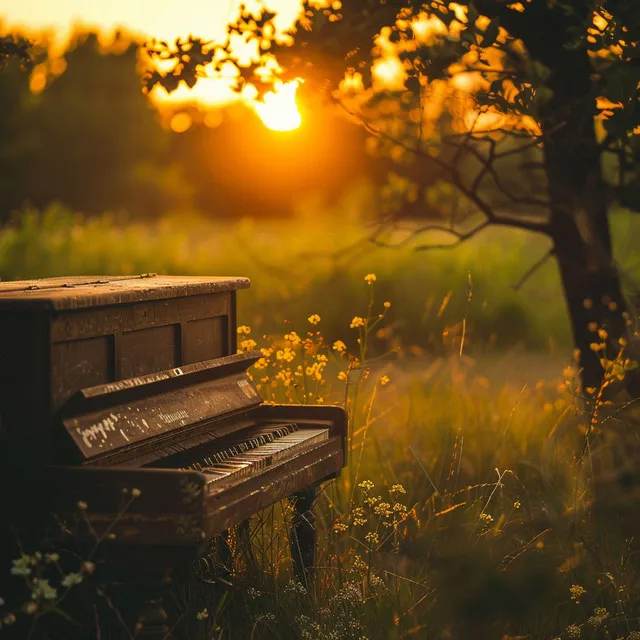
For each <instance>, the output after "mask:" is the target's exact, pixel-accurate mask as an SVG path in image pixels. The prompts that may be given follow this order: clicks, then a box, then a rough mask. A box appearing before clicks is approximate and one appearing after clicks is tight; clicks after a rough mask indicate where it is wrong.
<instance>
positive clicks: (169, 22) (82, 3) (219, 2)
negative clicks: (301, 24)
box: [0, 0, 300, 39]
mask: <svg viewBox="0 0 640 640" xmlns="http://www.w3.org/2000/svg"><path fill="white" fill-rule="evenodd" d="M239 4H241V0H187V1H186V2H184V3H180V2H176V1H175V0H0V22H1V23H4V26H5V27H9V28H14V27H26V28H29V29H49V28H53V29H55V30H56V32H58V33H60V34H63V35H66V34H67V33H68V32H69V30H70V28H72V26H73V25H74V24H77V23H80V24H82V25H84V26H89V27H100V28H102V29H113V28H116V27H125V28H126V29H127V30H130V31H133V32H136V33H140V34H143V35H144V36H147V37H150V36H151V37H157V38H160V39H169V38H176V37H177V36H185V35H187V34H189V33H191V34H194V35H198V36H202V37H204V38H208V39H209V38H211V39H215V38H220V37H222V36H223V35H224V29H225V25H226V22H227V20H228V19H229V18H230V17H233V15H234V14H235V9H236V8H237V6H238V5H239ZM244 4H246V5H249V6H250V5H251V4H252V2H251V0H248V1H247V0H245V2H244ZM265 4H267V5H268V6H269V7H270V8H273V9H274V10H277V11H278V13H279V14H280V15H279V18H278V22H279V24H278V26H280V27H285V26H286V25H287V24H290V23H291V21H292V19H293V17H294V16H295V15H296V13H297V10H298V7H299V6H300V2H299V0H267V1H266V2H265Z"/></svg>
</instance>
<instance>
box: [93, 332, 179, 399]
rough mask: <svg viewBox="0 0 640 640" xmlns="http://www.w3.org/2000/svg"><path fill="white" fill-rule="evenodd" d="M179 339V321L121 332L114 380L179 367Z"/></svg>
mask: <svg viewBox="0 0 640 640" xmlns="http://www.w3.org/2000/svg"><path fill="white" fill-rule="evenodd" d="M180 340H181V335H180V325H179V324H167V325H164V326H160V327H151V328H148V329H138V330H136V331H127V332H126V333H123V334H122V336H120V340H119V345H118V347H119V349H118V350H119V361H120V362H119V365H120V366H119V371H118V376H117V377H118V379H123V378H125V379H126V378H135V377H137V376H142V375H145V374H147V373H156V372H158V371H164V370H165V369H173V368H174V367H178V366H180V365H181V364H183V363H182V362H181V360H182V358H181V357H180ZM87 386H89V385H87Z"/></svg>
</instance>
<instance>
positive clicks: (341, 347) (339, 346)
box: [333, 340, 347, 353]
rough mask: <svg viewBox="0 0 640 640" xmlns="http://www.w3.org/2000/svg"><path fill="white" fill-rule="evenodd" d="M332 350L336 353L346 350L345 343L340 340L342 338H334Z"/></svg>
mask: <svg viewBox="0 0 640 640" xmlns="http://www.w3.org/2000/svg"><path fill="white" fill-rule="evenodd" d="M333 350H334V351H337V352H338V353H344V352H345V351H346V350H347V345H346V344H345V343H344V342H342V340H336V341H335V342H334V343H333Z"/></svg>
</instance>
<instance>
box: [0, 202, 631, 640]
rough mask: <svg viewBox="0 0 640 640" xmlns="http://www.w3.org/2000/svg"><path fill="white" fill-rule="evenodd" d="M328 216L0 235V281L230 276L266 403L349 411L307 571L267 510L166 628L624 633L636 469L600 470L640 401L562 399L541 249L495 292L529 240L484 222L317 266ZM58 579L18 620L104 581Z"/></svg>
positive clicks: (339, 239)
mask: <svg viewBox="0 0 640 640" xmlns="http://www.w3.org/2000/svg"><path fill="white" fill-rule="evenodd" d="M336 224H337V223H336V221H335V219H330V218H327V219H326V220H323V219H317V218H314V220H313V221H311V220H297V221H281V222H277V223H275V222H272V223H268V224H259V225H258V224H257V223H252V222H249V221H243V222H240V223H238V224H237V225H231V226H222V227H220V228H218V227H216V225H215V224H214V223H212V222H202V221H197V220H190V219H187V218H184V219H181V220H176V219H174V220H165V221H162V222H160V223H158V225H156V226H154V227H142V226H138V225H134V224H121V225H116V224H115V221H114V220H113V219H110V218H107V217H104V218H101V219H98V220H93V221H87V222H84V223H83V222H82V221H81V220H79V219H78V218H76V217H74V216H71V215H70V214H68V213H67V212H65V211H62V210H60V209H55V208H52V209H50V210H49V211H48V212H47V213H46V214H45V215H44V216H38V215H36V214H35V213H33V214H31V215H26V216H23V218H22V220H21V224H20V226H18V227H15V228H12V229H5V230H3V231H1V232H0V274H1V275H2V277H3V278H15V277H35V276H43V275H59V274H72V273H86V274H90V273H93V274H96V273H144V272H150V271H155V272H161V273H192V274H198V273H204V274H229V275H248V276H250V277H251V278H252V281H253V284H252V290H251V291H250V292H243V294H241V295H240V301H241V308H240V323H241V324H242V325H243V326H242V328H241V331H240V334H239V339H240V345H241V348H243V349H252V348H255V347H257V348H262V349H264V351H263V354H264V360H263V361H261V362H260V363H259V364H258V366H257V367H256V368H254V369H253V374H252V375H253V376H254V381H255V383H256V384H257V385H259V387H260V390H261V392H262V394H263V397H264V398H265V399H267V400H277V401H281V402H282V401H284V402H291V401H293V402H304V403H316V402H320V403H325V404H326V403H340V404H343V405H344V406H345V407H346V409H347V410H348V412H349V415H350V442H349V448H350V462H349V465H348V467H347V468H346V469H345V470H344V472H343V474H342V476H341V478H340V479H339V480H338V481H336V482H334V483H332V484H330V485H329V486H327V487H326V488H325V490H324V491H323V493H322V494H321V496H320V498H319V501H318V506H317V508H316V514H317V525H318V528H319V535H320V543H319V548H318V557H317V570H316V577H315V581H314V582H313V583H311V582H309V583H307V584H300V583H297V582H295V581H294V580H293V579H292V570H291V559H290V555H289V552H288V548H287V542H288V533H287V532H288V528H287V521H288V519H289V517H290V510H289V508H288V507H287V506H286V505H279V506H277V507H274V508H273V509H271V510H268V511H267V512H265V513H263V514H261V515H260V516H258V517H256V518H254V519H253V521H252V524H251V536H252V537H251V549H252V552H251V553H250V554H247V553H246V552H245V550H243V544H242V540H241V538H240V537H239V534H238V533H237V532H236V533H234V534H232V536H231V541H232V547H233V548H234V550H235V553H234V554H233V565H232V567H231V570H232V578H233V579H232V585H231V586H224V585H223V586H222V587H221V586H220V585H218V586H212V585H194V584H190V585H186V586H183V587H182V588H181V589H180V590H179V592H178V593H177V596H176V598H177V604H176V606H177V607H178V609H180V611H181V613H182V617H181V620H180V623H179V626H178V627H177V628H176V636H177V637H178V638H185V639H187V638H188V639H194V640H195V639H196V638H198V639H199V638H211V639H213V638H230V639H231V638H233V639H235V638H248V639H258V638H269V639H271V638H273V639H276V638H285V639H288V638H291V639H293V638H296V639H298V638H300V639H304V640H312V639H314V640H315V639H319V640H342V639H344V640H351V639H353V640H364V639H371V640H373V639H380V640H382V639H387V638H389V639H400V638H424V639H429V640H445V639H448V638H452V639H455V640H475V639H478V640H508V639H515V638H520V639H522V640H523V639H525V638H526V639H531V640H534V639H535V640H537V639H540V640H553V639H557V638H562V639H563V640H564V639H565V638H586V639H592V640H596V639H597V640H617V639H620V638H623V639H625V640H638V639H639V638H640V620H639V617H640V546H639V537H638V534H639V533H640V520H639V518H638V495H637V485H635V488H634V485H633V481H631V482H630V488H629V489H628V490H625V489H624V488H623V487H622V485H618V484H616V478H617V477H618V476H617V474H618V473H619V472H620V471H624V470H631V469H632V466H631V465H632V464H633V460H634V456H637V453H638V451H640V445H639V444H638V433H639V430H638V426H639V425H640V416H638V413H637V410H636V405H634V404H630V403H629V399H627V401H626V404H624V403H623V404H622V405H614V406H608V405H604V404H602V402H600V401H596V402H591V404H586V405H585V403H584V402H583V401H582V399H581V398H580V397H579V396H577V395H576V392H575V372H574V371H573V370H572V369H571V368H567V369H565V368H564V364H567V363H569V362H570V357H569V356H570V352H571V349H570V345H568V343H567V325H566V320H565V317H564V310H563V306H562V301H561V299H560V296H559V289H558V282H557V276H556V274H555V271H554V269H553V265H551V264H549V265H547V266H546V267H544V268H543V269H542V270H541V271H540V272H539V273H538V274H536V276H535V277H534V278H533V279H532V280H531V281H530V282H529V283H527V285H525V287H524V288H523V289H522V290H521V292H519V293H516V292H514V291H512V290H511V289H510V286H511V285H512V284H513V283H514V282H517V280H518V279H519V277H520V276H521V275H522V273H524V272H525V271H526V269H527V268H528V267H529V266H530V265H531V264H532V263H533V262H535V260H536V259H537V258H538V257H539V256H540V255H542V254H543V253H544V251H545V248H546V247H545V245H544V243H543V242H541V241H539V240H538V239H535V238H534V239H531V238H529V237H527V236H524V235H520V234H513V233H512V232H510V233H509V234H502V233H497V232H496V233H492V234H490V235H487V236H484V237H479V238H477V241H475V242H471V243H467V244H465V245H463V246H462V247H460V248H459V249H458V250H456V252H455V253H454V252H451V251H438V252H432V253H429V252H427V253H420V254H416V253H412V252H411V251H408V250H383V249H376V250H371V251H367V252H364V253H362V254H361V255H358V254H354V253H346V254H345V256H344V258H340V259H339V260H334V259H329V258H328V257H327V255H326V254H330V253H331V252H334V251H335V250H338V249H340V248H342V247H344V246H347V245H349V244H351V243H352V242H354V241H355V240H357V238H358V237H359V235H360V234H361V233H362V227H361V226H358V225H357V224H356V223H353V224H351V223H349V222H348V220H347V221H343V222H342V223H341V226H340V233H339V234H337V233H336V231H335V225H336ZM630 224H631V222H630V221H629V220H627V219H624V218H622V217H621V218H620V219H618V220H617V221H616V235H617V243H618V246H619V248H620V252H621V260H622V261H623V263H624V267H625V269H626V270H627V271H628V272H629V273H634V274H636V275H637V274H638V266H639V265H638V264H637V262H636V263H634V262H633V260H636V261H637V257H636V256H634V255H633V254H632V252H630V251H629V252H628V253H627V254H625V249H624V242H623V240H624V239H625V238H627V237H629V227H628V226H625V225H630ZM319 254H325V255H319ZM469 272H470V273H471V287H470V289H469V285H468V281H469V280H468V278H469V276H468V274H469ZM368 274H375V276H376V277H375V279H374V278H373V277H371V275H369V276H368V277H366V276H367V275H368ZM450 292H451V293H450ZM469 292H470V293H471V295H470V296H469ZM469 298H471V299H470V300H469ZM385 302H388V303H389V304H388V305H385ZM316 314H317V317H316ZM463 320H465V321H466V322H465V325H464V326H465V328H464V334H463V329H462V327H463ZM463 335H464V342H463ZM337 340H341V341H342V343H336V341H337ZM635 460H637V457H636V458H635ZM630 473H631V472H630ZM629 477H631V478H632V480H633V476H632V475H631V476H629ZM27 564H28V563H27ZM44 564H45V561H44V560H43V559H42V557H41V558H40V559H35V560H33V561H32V563H31V565H29V566H41V565H42V566H44ZM47 566H49V565H47ZM30 571H31V570H30ZM80 573H81V572H80ZM80 573H79V574H78V575H80ZM33 575H34V574H33V573H28V574H27V576H26V579H27V580H32V578H33ZM83 576H84V577H83ZM64 580H65V577H64V576H62V577H61V576H60V575H57V576H55V577H53V578H51V585H52V586H54V587H55V595H54V596H53V597H51V598H50V599H49V600H48V601H47V599H46V597H45V595H43V592H42V590H40V591H38V592H37V593H36V596H34V598H33V602H35V603H36V606H35V609H34V608H33V607H32V608H31V609H32V610H31V611H30V612H29V611H27V612H26V613H25V612H24V611H21V612H20V613H19V614H16V615H19V616H29V615H31V616H33V615H40V614H44V613H46V615H45V619H46V616H54V615H55V606H53V605H55V604H56V603H57V602H58V600H60V599H63V598H64V594H65V593H66V592H67V591H68V590H69V589H82V588H86V589H87V590H88V592H90V593H91V594H93V596H94V597H96V598H98V599H100V598H101V597H102V596H101V595H100V593H99V592H98V591H97V586H96V584H97V583H96V582H95V581H93V579H92V577H91V576H89V575H85V574H82V576H81V577H80V580H79V582H78V584H75V583H73V581H70V580H67V582H66V584H67V586H64V585H63V581H64ZM71 583H73V584H71ZM69 584H71V586H69ZM31 585H32V586H33V582H31ZM49 595H50V596H51V594H50V593H49ZM56 598H57V599H58V600H56ZM47 607H48V608H47ZM25 611H26V610H25ZM1 634H2V630H0V635H1Z"/></svg>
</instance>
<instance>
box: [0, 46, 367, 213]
mask: <svg viewBox="0 0 640 640" xmlns="http://www.w3.org/2000/svg"><path fill="white" fill-rule="evenodd" d="M137 47H138V45H136V44H129V45H128V46H127V45H126V43H125V45H124V46H120V47H119V48H117V49H118V50H119V53H115V52H111V53H107V54H104V53H101V52H100V48H99V46H98V38H97V36H96V35H95V34H92V33H89V34H84V35H83V36H81V37H78V38H77V39H76V41H75V42H74V44H73V45H72V47H71V48H70V49H69V50H68V51H67V53H66V54H65V60H66V70H65V71H64V72H63V73H61V74H60V75H58V76H56V77H54V78H53V79H52V80H51V81H50V82H48V83H47V87H46V88H45V89H44V91H41V92H40V93H33V92H32V91H31V90H30V76H29V74H28V73H25V72H24V71H23V70H21V69H20V68H19V67H18V65H17V64H15V65H14V64H10V65H7V66H6V67H5V68H4V69H3V70H2V71H0V222H6V221H7V220H9V219H10V218H11V215H12V213H13V212H15V211H16V210H18V209H19V208H21V207H22V206H24V205H25V204H31V205H34V206H36V207H38V208H42V207H45V206H46V205H48V204H49V203H50V202H54V201H58V202H61V203H63V204H64V205H66V206H68V207H70V208H72V209H74V210H77V211H81V212H83V213H85V214H88V215H92V214H97V213H102V212H104V211H112V212H120V211H124V212H127V213H128V214H130V215H131V216H133V217H136V218H142V217H156V216H159V215H162V214H165V213H169V212H176V211H181V210H190V211H193V210H195V211H200V212H202V213H204V214H207V215H211V216H223V217H227V216H240V215H249V216H287V215H290V214H291V213H292V211H294V210H295V208H296V206H297V205H298V204H299V202H300V201H301V199H303V198H304V197H305V196H306V195H308V194H311V193H314V194H320V195H321V196H322V197H325V198H326V199H327V200H328V201H331V200H333V199H335V198H336V197H338V196H339V195H340V194H341V193H343V192H344V191H345V190H346V189H347V188H348V186H349V185H351V184H353V183H354V182H355V181H357V180H360V179H362V178H364V177H368V178H369V179H371V178H372V177H373V179H374V180H375V178H376V177H375V175H373V173H372V172H373V171H374V168H373V165H372V162H371V160H370V158H369V157H368V156H367V154H366V152H365V145H364V135H365V134H364V133H363V131H362V130H361V129H360V128H359V127H357V126H355V125H353V124H350V123H349V122H347V121H346V120H345V119H343V118H341V117H339V116H337V115H331V114H329V113H328V112H327V111H326V110H310V111H308V112H306V113H305V114H304V124H303V126H302V127H301V128H300V129H299V130H297V131H294V132H290V133H280V132H273V131H269V130H268V129H267V128H266V127H265V126H264V125H263V124H262V123H261V122H260V120H259V119H258V118H257V116H256V115H255V114H254V113H253V111H252V110H250V109H248V108H247V107H242V106H234V107H230V108H227V109H226V111H225V113H224V114H223V118H222V122H221V124H220V125H219V126H217V127H215V128H211V127H209V126H206V125H205V124H204V123H203V122H197V121H195V122H194V124H193V126H191V128H189V129H188V130H187V131H185V132H184V133H180V134H178V133H174V132H173V131H172V130H171V129H170V127H168V126H166V121H167V118H166V114H165V118H164V122H165V124H163V118H162V115H161V114H160V113H159V111H158V110H157V109H156V108H155V107H154V106H153V105H152V103H151V102H150V100H149V99H148V98H147V97H146V96H145V95H144V94H143V92H142V88H141V86H142V85H141V80H140V73H139V70H138V67H139V64H138V50H137ZM40 62H43V60H41V61H40ZM46 62H47V60H46V58H45V59H44V63H46Z"/></svg>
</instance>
